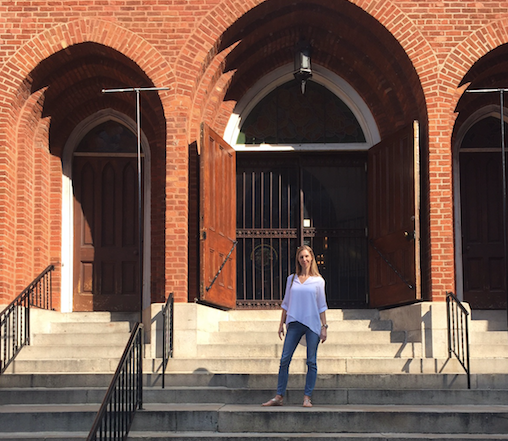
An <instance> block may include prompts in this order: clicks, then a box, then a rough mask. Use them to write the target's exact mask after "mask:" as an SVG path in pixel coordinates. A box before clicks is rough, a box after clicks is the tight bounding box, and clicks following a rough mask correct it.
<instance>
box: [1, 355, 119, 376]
mask: <svg viewBox="0 0 508 441" xmlns="http://www.w3.org/2000/svg"><path fill="white" fill-rule="evenodd" d="M119 359H120V357H117V358H96V359H91V358H86V359H83V358H68V359H59V360H54V359H49V360H23V359H22V358H19V357H18V358H16V359H15V360H14V361H13V362H12V363H11V365H10V366H9V367H8V368H7V370H6V372H7V373H13V374H21V373H25V374H27V373H51V372H52V373H114V372H115V370H116V368H117V366H118V361H119Z"/></svg>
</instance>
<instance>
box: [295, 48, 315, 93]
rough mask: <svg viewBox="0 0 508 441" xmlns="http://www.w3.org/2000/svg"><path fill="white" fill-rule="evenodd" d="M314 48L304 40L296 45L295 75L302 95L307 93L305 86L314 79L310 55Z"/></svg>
mask: <svg viewBox="0 0 508 441" xmlns="http://www.w3.org/2000/svg"><path fill="white" fill-rule="evenodd" d="M311 53H312V46H311V45H310V43H309V42H308V41H307V40H305V39H304V38H302V39H301V40H300V41H299V42H298V43H296V45H295V71H294V73H293V75H294V76H295V78H296V80H297V81H299V82H300V84H301V86H302V93H305V84H306V83H307V81H308V80H309V78H311V77H312V67H311V65H310V55H311Z"/></svg>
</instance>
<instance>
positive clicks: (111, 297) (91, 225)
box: [73, 156, 140, 311]
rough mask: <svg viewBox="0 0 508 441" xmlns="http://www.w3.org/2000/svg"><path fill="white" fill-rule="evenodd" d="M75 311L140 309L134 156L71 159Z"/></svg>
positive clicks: (136, 192) (79, 157)
mask: <svg viewBox="0 0 508 441" xmlns="http://www.w3.org/2000/svg"><path fill="white" fill-rule="evenodd" d="M73 177H74V180H73V182H74V310H75V311H138V310H139V301H140V293H139V289H140V288H139V258H140V253H139V244H138V242H139V237H138V236H139V229H138V222H139V221H138V191H137V185H138V184H137V167H136V159H135V158H132V157H131V158H129V157H108V156H99V157H97V156H76V157H75V158H74V170H73Z"/></svg>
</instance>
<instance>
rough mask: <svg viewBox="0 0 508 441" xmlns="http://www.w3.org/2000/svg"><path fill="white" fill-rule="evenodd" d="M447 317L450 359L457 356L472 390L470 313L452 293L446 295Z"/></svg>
mask: <svg viewBox="0 0 508 441" xmlns="http://www.w3.org/2000/svg"><path fill="white" fill-rule="evenodd" d="M446 316H447V319H448V358H452V354H455V357H456V358H457V360H458V361H459V363H460V364H461V365H462V367H463V368H464V370H465V371H466V374H467V388H468V389H471V365H470V353H469V320H468V318H469V312H468V311H467V310H466V308H464V306H463V305H462V304H461V303H460V301H459V299H457V297H456V296H455V294H453V293H452V292H447V293H446Z"/></svg>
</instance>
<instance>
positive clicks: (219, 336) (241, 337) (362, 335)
mask: <svg viewBox="0 0 508 441" xmlns="http://www.w3.org/2000/svg"><path fill="white" fill-rule="evenodd" d="M506 335H507V336H508V334H506ZM506 340H507V343H508V337H507V339H506ZM405 341H406V333H405V332H403V331H376V332H373V331H357V332H344V331H334V332H330V333H329V335H328V339H327V340H326V344H327V345H328V344H364V343H369V344H387V343H403V342H405ZM500 341H501V338H500ZM202 343H204V342H202ZM270 343H280V344H282V341H281V340H279V337H278V336H277V332H276V331H274V330H271V329H270V330H258V331H255V332H249V333H247V332H245V333H243V332H236V331H233V332H211V333H210V334H209V335H208V338H207V341H206V344H224V345H233V344H242V345H243V344H270Z"/></svg>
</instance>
